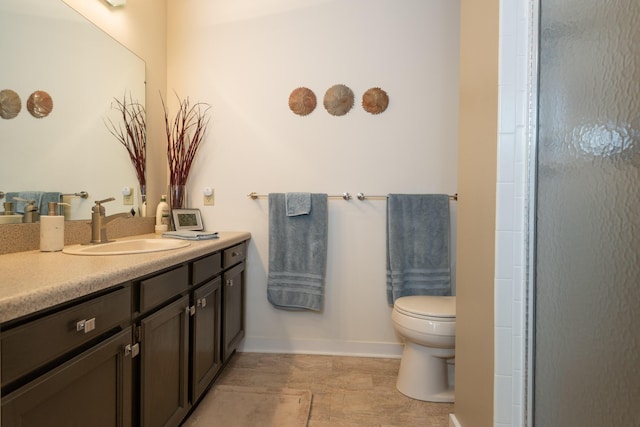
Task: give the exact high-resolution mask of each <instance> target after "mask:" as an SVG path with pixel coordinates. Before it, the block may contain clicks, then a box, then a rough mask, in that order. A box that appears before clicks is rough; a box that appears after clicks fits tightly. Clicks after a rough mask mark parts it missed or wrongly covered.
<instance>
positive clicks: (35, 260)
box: [0, 231, 251, 323]
mask: <svg viewBox="0 0 640 427" xmlns="http://www.w3.org/2000/svg"><path fill="white" fill-rule="evenodd" d="M140 238H146V239H149V238H151V239H153V238H162V237H160V236H158V235H156V234H144V235H140V236H131V237H127V238H122V239H117V240H129V239H140ZM250 238H251V234H250V233H248V232H243V231H226V232H219V238H217V239H211V240H199V241H190V242H189V243H190V245H189V246H187V247H184V248H180V249H172V250H168V251H161V252H149V253H143V254H128V255H106V256H82V255H68V254H64V253H62V252H40V251H28V252H18V253H13V254H7V255H0V323H2V322H6V321H9V320H13V319H17V318H19V317H22V316H24V315H27V314H31V313H35V312H37V311H39V310H42V309H45V308H48V307H53V306H55V305H57V304H60V303H63V302H67V301H71V300H73V299H75V298H79V297H82V296H85V295H88V294H90V293H93V292H96V291H100V290H102V289H106V288H109V287H111V286H115V285H118V284H120V283H124V282H127V281H128V280H133V279H136V278H138V277H141V276H144V275H146V274H151V273H154V272H156V271H158V270H162V269H164V268H167V267H171V266H173V265H176V264H180V263H182V262H185V261H188V260H190V259H193V258H197V257H199V256H202V255H206V254H208V253H211V252H215V251H217V250H220V249H223V248H226V247H229V246H233V245H234V244H236V243H240V242H242V241H244V240H248V239H250Z"/></svg>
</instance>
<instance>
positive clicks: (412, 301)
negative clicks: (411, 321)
mask: <svg viewBox="0 0 640 427" xmlns="http://www.w3.org/2000/svg"><path fill="white" fill-rule="evenodd" d="M393 308H394V309H395V310H396V311H397V312H398V313H401V314H404V315H405V316H410V317H414V318H418V319H425V320H434V321H438V322H455V321H456V297H455V296H427V295H416V296H409V297H400V298H398V299H397V300H396V301H395V303H394V307H393Z"/></svg>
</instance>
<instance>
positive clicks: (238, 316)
mask: <svg viewBox="0 0 640 427" xmlns="http://www.w3.org/2000/svg"><path fill="white" fill-rule="evenodd" d="M223 282H224V289H223V299H224V300H223V303H222V307H223V308H222V311H223V315H224V322H223V333H222V335H223V341H224V348H223V360H225V361H226V360H227V359H228V358H229V356H231V354H232V353H233V352H234V350H235V349H236V348H237V347H238V344H239V343H240V340H242V338H244V263H240V264H238V265H236V266H235V267H233V268H232V269H231V270H228V271H226V272H225V273H224V276H223Z"/></svg>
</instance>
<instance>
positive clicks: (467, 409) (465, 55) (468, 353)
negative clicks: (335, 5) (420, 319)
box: [455, 0, 499, 427]
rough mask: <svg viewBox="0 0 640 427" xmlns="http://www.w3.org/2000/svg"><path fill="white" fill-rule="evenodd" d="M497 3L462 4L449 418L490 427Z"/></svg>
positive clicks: (466, 0)
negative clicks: (452, 411) (453, 371)
mask: <svg viewBox="0 0 640 427" xmlns="http://www.w3.org/2000/svg"><path fill="white" fill-rule="evenodd" d="M498 19H499V1H498V0H492V1H483V2H478V1H475V0H462V9H461V33H460V34H461V37H460V116H459V128H458V132H459V143H458V144H459V145H458V189H459V193H460V199H459V201H458V254H457V255H458V265H457V276H458V293H457V325H456V326H457V330H456V404H455V414H456V417H457V419H458V421H459V422H460V423H461V424H462V425H463V426H465V427H466V426H472V427H483V426H492V425H493V376H494V375H493V373H494V361H493V359H494V354H493V353H494V350H493V349H494V336H493V331H494V321H493V319H494V316H493V311H494V299H493V298H494V293H493V289H494V259H495V257H494V247H495V245H494V240H495V213H496V211H495V202H496V163H497V141H498V138H497V133H498V32H499V21H498Z"/></svg>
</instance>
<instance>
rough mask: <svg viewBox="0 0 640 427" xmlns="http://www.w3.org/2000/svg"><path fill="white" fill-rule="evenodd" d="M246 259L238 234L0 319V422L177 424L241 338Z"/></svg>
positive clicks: (24, 425)
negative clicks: (63, 301) (231, 240)
mask: <svg viewBox="0 0 640 427" xmlns="http://www.w3.org/2000/svg"><path fill="white" fill-rule="evenodd" d="M245 258H246V242H243V243H240V244H238V245H235V246H233V247H231V248H228V249H224V250H222V251H217V252H215V253H212V254H209V255H206V256H203V257H200V258H198V259H195V260H191V261H188V262H185V263H182V264H180V265H177V266H174V267H172V268H169V269H166V270H164V271H162V272H158V273H156V274H152V275H149V276H145V277H143V278H141V279H138V280H134V281H132V282H130V283H127V284H126V285H122V286H120V287H117V288H116V289H113V290H111V291H109V292H106V293H104V294H102V295H100V296H97V297H95V298H91V297H87V298H85V299H84V300H83V301H81V302H78V303H75V304H73V303H70V304H69V307H68V308H66V309H64V310H58V311H53V312H52V313H51V314H49V315H48V316H45V317H42V316H39V317H38V318H34V319H33V320H32V321H24V322H20V325H18V326H15V327H14V326H13V322H12V325H8V327H7V325H2V326H3V330H2V336H1V338H2V345H1V347H0V350H1V351H2V357H3V360H2V424H1V425H2V426H3V427H12V426H21V427H28V426H34V427H35V426H44V425H46V426H71V425H77V426H84V425H91V426H145V427H156V426H167V427H168V426H178V425H180V423H181V422H182V421H183V420H184V419H185V417H186V416H187V414H188V413H189V411H190V410H191V409H192V407H193V405H196V404H197V403H198V401H199V399H200V398H201V397H202V395H203V394H204V393H205V392H206V390H207V389H208V388H209V387H210V386H211V384H212V383H213V381H214V380H215V378H216V376H217V375H218V374H219V373H220V371H221V369H222V368H223V366H224V363H225V362H226V361H228V360H229V358H230V356H231V355H232V353H233V352H234V351H235V349H236V348H237V346H238V344H239V342H240V341H241V340H242V338H243V337H244V317H245V316H244V311H245V307H244V298H245V291H244V287H245V283H244V271H245ZM95 312H97V313H98V314H100V315H99V316H98V315H93V314H92V313H95ZM52 328H54V329H55V328H57V330H58V331H57V332H55V331H53V330H52ZM33 340H35V341H33ZM25 343H28V344H25ZM43 349H44V350H43Z"/></svg>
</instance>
